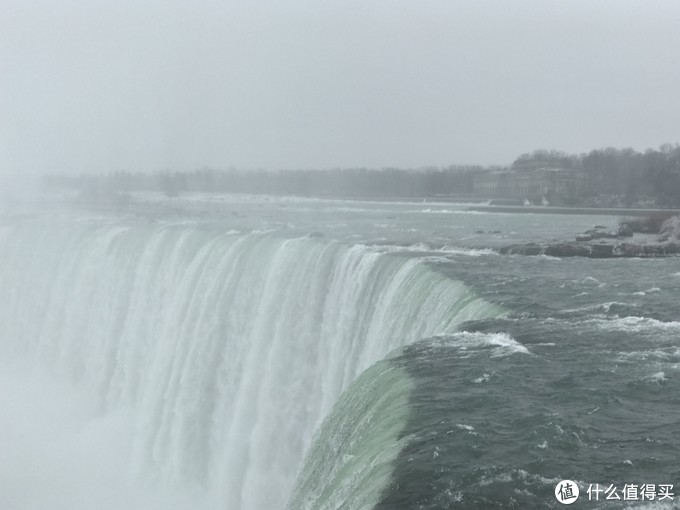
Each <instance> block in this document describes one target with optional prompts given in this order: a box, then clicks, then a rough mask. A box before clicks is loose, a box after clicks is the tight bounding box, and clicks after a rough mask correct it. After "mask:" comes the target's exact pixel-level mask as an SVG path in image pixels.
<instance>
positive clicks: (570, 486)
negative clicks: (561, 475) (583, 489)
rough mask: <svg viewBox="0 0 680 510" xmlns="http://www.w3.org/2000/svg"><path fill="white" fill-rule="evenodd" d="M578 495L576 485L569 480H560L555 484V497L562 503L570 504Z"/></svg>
mask: <svg viewBox="0 0 680 510" xmlns="http://www.w3.org/2000/svg"><path fill="white" fill-rule="evenodd" d="M578 495H579V490H578V485H576V482H573V481H571V480H562V481H561V482H559V483H558V484H557V485H556V486H555V499H557V501H559V502H560V503H562V504H563V505H571V504H572V503H574V502H575V501H576V500H577V499H578Z"/></svg>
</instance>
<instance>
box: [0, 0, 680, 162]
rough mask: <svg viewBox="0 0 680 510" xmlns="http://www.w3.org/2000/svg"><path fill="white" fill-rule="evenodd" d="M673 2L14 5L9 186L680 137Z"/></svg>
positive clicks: (5, 66) (7, 75)
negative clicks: (71, 176)
mask: <svg viewBox="0 0 680 510" xmlns="http://www.w3.org/2000/svg"><path fill="white" fill-rule="evenodd" d="M678 20H680V6H679V5H678V4H677V2H674V1H671V0H667V1H656V2H652V3H650V2H646V1H630V0H625V1H621V0H616V1H613V0H608V1H601V2H590V1H584V0H577V1H570V2H556V1H548V2H545V1H538V0H530V1H522V2H501V1H480V2H474V3H473V2H461V1H443V0H433V1H430V2H425V3H419V4H417V5H416V4H413V3H412V2H406V1H401V0H399V1H396V2H395V1H387V0H380V1H377V2H371V3H370V4H366V3H365V2H358V1H349V2H323V3H319V2H312V1H310V0H295V1H291V2H284V3H282V2H274V1H272V0H265V1H262V2H258V3H257V5H254V4H252V3H249V2H238V1H231V2H209V1H206V2H200V3H198V4H197V3H194V2H191V3H190V2H182V1H177V0H171V1H169V2H155V1H150V2H143V3H140V2H132V1H130V0H125V1H122V2H105V1H96V2H82V1H77V0H67V1H65V2H58V3H54V2H48V1H46V0H40V1H37V2H30V3H26V2H22V1H20V0H6V1H5V2H3V17H2V20H0V32H1V33H2V34H3V36H2V38H0V61H1V62H2V69H1V72H2V75H3V80H2V82H1V83H0V111H1V112H2V114H1V115H0V169H2V170H1V172H2V173H3V174H12V175H18V174H19V175H25V174H27V173H29V174H35V173H54V172H69V173H82V172H85V173H106V172H110V171H117V170H127V171H155V170H163V169H170V170H192V169H195V168H199V167H203V166H210V167H217V168H226V167H230V166H235V167H238V168H267V169H277V168H332V167H352V166H361V167H384V166H396V167H420V166H424V165H444V166H445V165H450V164H483V165H486V164H508V163H509V162H511V161H512V160H513V159H514V157H516V156H517V155H518V154H521V153H524V152H527V151H530V150H533V149H538V148H547V149H560V150H564V151H567V152H576V153H579V152H583V151H586V150H590V149H592V148H593V147H605V146H610V145H611V146H616V147H627V146H632V147H634V148H636V149H644V148H646V147H656V146H658V145H660V144H661V143H664V142H675V141H677V140H678V139H680V132H679V128H678V125H677V121H676V120H677V118H680V99H678V97H677V94H676V93H675V91H676V90H678V89H679V88H680V69H679V68H678V66H675V65H672V63H673V62H677V61H678V57H679V56H680V55H679V54H678V52H679V51H680V50H679V49H678V48H680V35H678V31H677V23H678Z"/></svg>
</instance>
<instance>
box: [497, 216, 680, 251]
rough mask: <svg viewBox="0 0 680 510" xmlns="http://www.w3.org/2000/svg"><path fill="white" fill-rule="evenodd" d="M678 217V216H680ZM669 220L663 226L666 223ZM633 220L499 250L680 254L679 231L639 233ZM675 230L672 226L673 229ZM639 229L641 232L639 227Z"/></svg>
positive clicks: (666, 229)
mask: <svg viewBox="0 0 680 510" xmlns="http://www.w3.org/2000/svg"><path fill="white" fill-rule="evenodd" d="M676 218H677V217H676ZM665 225H666V223H664V224H663V225H662V227H663V226H665ZM634 230H635V228H634V225H633V224H632V222H622V224H621V227H620V228H619V230H618V231H616V232H609V231H607V230H606V229H605V228H604V227H601V226H595V227H594V228H593V229H591V230H588V231H586V232H583V233H581V234H579V235H577V236H576V239H575V240H574V241H557V242H549V243H523V244H513V245H510V246H505V247H503V248H501V249H500V250H499V251H500V253H501V254H503V255H529V256H531V255H534V256H535V255H547V256H551V257H560V258H561V257H587V258H595V259H605V258H620V257H668V256H672V255H679V254H680V239H678V237H677V233H675V232H670V233H669V232H668V230H669V229H668V228H667V227H666V228H665V230H664V228H661V229H660V230H659V231H658V232H657V233H656V234H652V233H649V232H644V231H643V233H642V234H641V235H637V236H636V235H635V232H634ZM671 230H672V229H671ZM638 232H640V231H639V230H638Z"/></svg>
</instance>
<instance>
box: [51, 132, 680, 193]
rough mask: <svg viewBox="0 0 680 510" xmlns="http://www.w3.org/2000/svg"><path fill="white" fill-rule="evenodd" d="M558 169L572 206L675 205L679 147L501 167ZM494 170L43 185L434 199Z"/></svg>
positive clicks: (251, 174)
mask: <svg viewBox="0 0 680 510" xmlns="http://www.w3.org/2000/svg"><path fill="white" fill-rule="evenodd" d="M527 162H533V163H534V166H536V164H538V166H540V165H541V164H542V163H545V164H544V165H543V166H551V167H561V168H569V169H573V170H577V171H581V172H583V174H584V176H585V187H584V191H583V194H582V196H580V197H577V198H576V200H577V203H579V204H583V205H601V206H615V205H626V206H632V205H643V206H680V145H679V144H675V145H671V144H665V145H662V146H661V147H659V148H658V149H648V150H646V151H644V152H637V151H635V150H633V149H614V148H606V149H597V150H593V151H591V152H589V153H587V154H578V155H577V154H567V153H564V152H558V151H545V150H538V151H535V152H533V153H528V154H523V155H521V156H520V157H519V158H517V160H516V161H515V162H514V163H513V165H511V166H510V167H508V168H507V170H509V171H512V170H513V167H517V168H521V167H522V166H525V165H524V164H525V163H527ZM501 169H502V168H501V167H482V166H450V167H446V168H435V167H428V168H420V169H397V168H384V169H366V168H346V169H331V170H277V171H273V170H235V169H229V170H214V169H207V168H204V169H200V170H195V171H192V172H177V171H162V172H156V173H152V174H148V173H132V172H125V171H120V172H113V173H110V174H108V175H106V176H93V175H80V176H68V175H52V176H48V177H46V178H45V184H46V186H48V187H49V188H62V189H63V188H65V189H74V190H79V191H82V192H83V193H94V194H102V193H111V194H116V193H125V192H129V191H161V192H163V193H165V194H166V195H168V196H176V195H178V194H181V193H183V192H196V191H203V192H218V193H219V192H224V193H252V194H276V195H299V196H317V197H347V198H352V197H357V198H362V197H364V198H367V197H376V198H379V197H384V198H389V197H395V198H398V197H403V198H407V197H436V196H446V195H454V196H455V195H471V194H472V193H473V180H474V175H475V174H476V173H478V172H483V171H486V170H501Z"/></svg>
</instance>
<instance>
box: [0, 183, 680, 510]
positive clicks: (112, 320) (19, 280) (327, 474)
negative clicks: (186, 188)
mask: <svg viewBox="0 0 680 510" xmlns="http://www.w3.org/2000/svg"><path fill="white" fill-rule="evenodd" d="M616 221H617V219H616V218H608V217H588V216H553V215H550V216H541V215H506V214H501V215H494V214H479V213H476V214H473V213H467V212H465V210H464V207H459V206H454V205H451V204H447V205H437V204H390V203H380V204H374V203H360V202H326V201H319V200H290V199H276V200H275V199H267V198H265V199H263V198H253V197H247V198H242V197H237V198H234V197H205V196H201V197H186V198H184V199H180V200H172V201H167V200H155V199H153V200H152V199H150V198H149V197H145V198H144V199H143V200H139V201H136V202H132V203H130V204H123V205H120V204H119V205H117V206H115V207H113V206H111V207H106V208H104V207H98V208H97V209H93V208H91V207H89V208H83V207H82V206H81V207H64V206H63V205H59V206H56V205H55V206H53V208H52V209H51V210H50V213H49V214H44V213H42V214H34V213H32V212H31V213H30V214H23V215H22V216H20V217H19V216H16V215H13V216H12V215H7V214H6V215H5V216H4V219H3V221H2V225H3V226H2V227H0V261H1V262H2V266H0V278H1V280H0V281H1V282H2V287H1V288H0V305H1V306H0V353H1V354H2V357H3V366H5V365H6V366H7V367H8V368H7V370H6V371H5V374H10V375H6V376H4V378H3V381H4V382H5V383H6V387H8V388H11V389H12V390H11V391H9V390H8V391H5V392H0V399H2V400H1V402H0V403H1V404H3V405H4V407H5V408H8V406H9V408H10V409H14V410H15V411H16V412H14V413H13V414H14V415H15V418H14V419H13V418H12V416H9V417H5V418H4V419H3V421H2V422H0V427H1V428H0V433H2V434H3V435H4V436H5V437H8V438H15V439H16V440H14V441H11V443H12V444H13V445H14V446H13V447H12V448H9V449H8V451H9V453H8V454H6V455H4V459H3V460H2V461H0V506H2V507H3V508H5V507H7V508H94V507H97V508H121V507H125V508H154V507H158V508H161V507H163V508H168V507H170V508H229V509H263V510H265V509H270V508H271V509H276V508H286V507H287V508H289V509H292V510H296V509H335V508H346V509H360V508H362V509H363V508H365V509H369V508H376V509H402V508H403V509H411V508H414V509H415V508H422V509H440V508H441V509H447V508H470V509H473V508H475V509H476V508H479V509H485V508H558V507H561V506H562V505H560V504H559V503H558V502H557V501H556V499H555V497H554V495H553V491H554V488H555V484H556V483H557V482H559V481H560V480H564V479H568V480H574V481H576V482H577V483H578V484H579V486H580V489H581V497H580V499H579V501H578V502H577V503H575V505H574V508H576V507H580V508H591V507H602V506H603V505H604V507H605V508H627V507H637V506H642V507H644V508H647V507H649V508H657V507H658V508H674V507H673V506H672V505H673V502H671V501H670V500H665V501H663V502H658V501H657V502H654V503H653V504H654V505H657V506H650V503H649V502H639V501H638V502H632V501H625V502H624V501H619V502H616V501H614V502H606V503H603V502H599V503H597V504H596V503H595V502H592V501H591V502H589V501H587V499H588V496H587V494H586V491H587V488H588V486H589V485H590V484H595V483H598V484H600V485H603V486H609V485H612V484H613V485H616V486H618V487H619V488H622V487H623V485H624V484H638V485H641V484H646V483H653V484H657V485H659V484H674V485H675V486H676V487H678V488H680V480H678V479H679V478H680V468H678V467H677V462H676V459H677V457H678V446H677V429H678V418H677V416H678V412H679V411H680V405H679V402H678V396H677V395H678V394H679V393H678V384H679V383H678V375H680V372H679V371H678V370H679V368H680V345H679V344H678V338H679V333H680V312H679V311H678V308H677V296H678V295H680V259H677V258H669V259H646V260H642V259H627V260H586V259H564V260H560V259H555V258H548V257H520V256H507V257H505V256H499V255H496V254H495V252H493V250H492V249H491V248H494V247H498V246H500V245H503V244H506V243H508V244H509V243H511V242H517V241H526V240H537V239H549V238H562V237H571V236H573V235H574V234H575V233H577V232H580V231H582V230H585V229H587V228H590V227H592V226H593V225H594V224H604V225H607V226H614V225H615V223H616ZM310 233H312V235H311V236H310V235H309V234H310ZM17 367H18V368H17ZM27 372H30V381H29V380H28V379H29V377H26V381H24V375H26V373H27ZM18 374H21V376H20V375H18ZM36 381H37V382H36ZM46 381H47V382H46ZM60 385H63V386H64V388H70V389H63V388H62V387H61V386H60ZM15 386H16V388H14V387H15ZM47 386H51V388H47ZM54 387H57V388H60V389H59V391H56V392H55V390H54ZM27 388H28V389H27ZM15 389H16V391H14V390H15ZM70 391H73V392H74V393H75V395H70V394H69V395H68V399H65V397H63V396H64V395H65V394H66V393H68V392H70ZM16 395H20V397H17V396H16ZM41 395H42V396H41ZM62 398H64V402H67V404H66V403H65V404H63V405H62V403H61V399H62ZM55 401H56V402H59V405H52V406H50V405H47V402H55ZM30 402H34V403H35V405H33V406H31V405H28V403H30ZM74 402H75V403H74ZM83 403H85V404H83ZM63 408H66V409H65V410H64V409H63ZM74 409H76V410H77V411H74ZM64 416H69V417H70V418H68V419H65V418H63V417H64ZM73 416H77V417H78V418H77V419H75V418H72V417H73ZM55 417H59V418H58V419H55ZM36 420H47V421H50V420H51V421H55V422H56V423H58V424H60V427H61V428H59V429H58V431H59V434H57V433H53V432H50V431H49V430H48V429H45V428H40V429H38V430H33V428H32V427H28V428H26V427H24V422H26V421H30V422H35V421H36ZM74 420H75V421H74ZM24 429H25V434H23V432H24ZM114 429H115V430H114ZM50 430H51V429H50ZM84 430H85V431H86V432H87V431H90V432H88V433H84V432H83V431H84ZM92 430H95V432H92ZM112 430H113V432H112ZM22 434H23V435H22ZM49 434H53V435H54V437H62V436H63V438H64V445H63V447H61V448H59V447H57V448H54V451H53V446H55V443H57V446H59V442H60V441H61V440H60V439H54V440H52V441H50V442H49V444H50V445H51V446H50V447H49V448H46V449H45V451H44V452H43V453H41V452H40V451H34V449H33V446H31V447H28V446H26V445H35V444H36V439H37V440H38V443H40V444H42V443H41V441H42V440H43V439H44V438H45V437H51V436H50V435H49ZM34 436H35V437H34ZM93 438H94V439H93ZM24 441H25V443H26V444H24ZM83 441H85V444H86V446H85V447H84V446H83ZM87 441H90V443H88V442H87ZM109 443H110V444H112V445H113V446H112V447H111V448H108V447H106V445H107V444H109ZM87 445H90V446H91V447H92V448H94V449H95V450H96V451H97V459H90V458H89V457H88V455H86V454H85V453H82V451H87V449H88V448H87ZM93 445H96V446H93ZM102 445H104V446H102ZM81 450H82V451H81ZM74 452H75V453H74ZM78 452H81V453H78ZM75 454H77V455H76V461H77V462H80V464H82V465H83V466H84V467H83V469H66V470H65V471H66V473H64V472H61V473H52V472H50V469H52V470H55V468H54V465H59V464H61V465H71V464H72V461H73V459H72V458H70V457H69V456H70V455H75ZM106 458H109V459H111V460H110V461H109V464H110V465H111V466H113V467H112V468H111V469H108V470H106V469H104V470H102V468H101V466H99V464H101V463H102V462H99V459H106ZM69 463H71V464H69ZM90 464H91V467H90ZM103 464H106V462H103ZM17 465H18V466H20V468H19V469H16V468H12V466H17ZM41 470H42V471H41ZM45 471H46V472H45ZM62 471H63V470H62ZM121 471H122V472H124V473H123V474H121V473H120V472H121ZM71 472H72V477H69V476H68V475H69V473H71ZM3 473H4V474H5V480H12V481H11V483H10V482H6V483H4V484H3V482H2V481H1V478H2V476H1V475H2V474H3ZM10 473H11V477H10V476H9V475H10ZM112 473H116V475H117V476H119V477H121V479H122V480H123V481H120V480H118V479H117V478H116V479H115V480H112V478H113V475H112ZM38 475H41V476H42V478H41V476H38ZM70 478H73V480H70ZM31 479H34V480H41V479H44V480H48V481H49V480H51V479H56V480H60V486H62V487H64V486H66V487H68V486H70V485H69V484H71V485H73V487H74V490H72V491H59V490H57V489H56V488H51V484H50V483H43V484H42V485H41V487H43V488H44V490H42V491H41V490H38V491H31V490H30V487H31V483H30V480H31ZM88 480H89V481H88ZM107 480H108V481H110V482H111V483H107ZM83 481H84V482H85V484H86V485H87V484H89V486H90V487H91V488H92V490H89V491H86V492H82V491H81V492H79V489H75V488H76V487H80V486H82V485H83V483H82V482H83ZM79 482H80V483H79ZM113 483H118V484H123V485H124V486H125V487H126V489H125V491H124V497H122V496H120V495H119V496H120V497H119V498H118V499H115V498H111V496H110V494H109V493H108V492H107V488H108V487H109V486H110V485H111V484H113ZM108 490H109V492H110V489H108ZM621 494H622V493H621ZM168 501H171V503H168ZM3 503H4V504H3ZM10 503H11V505H13V506H9V504H10ZM107 505H110V506H107ZM659 505H660V506H659Z"/></svg>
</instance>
